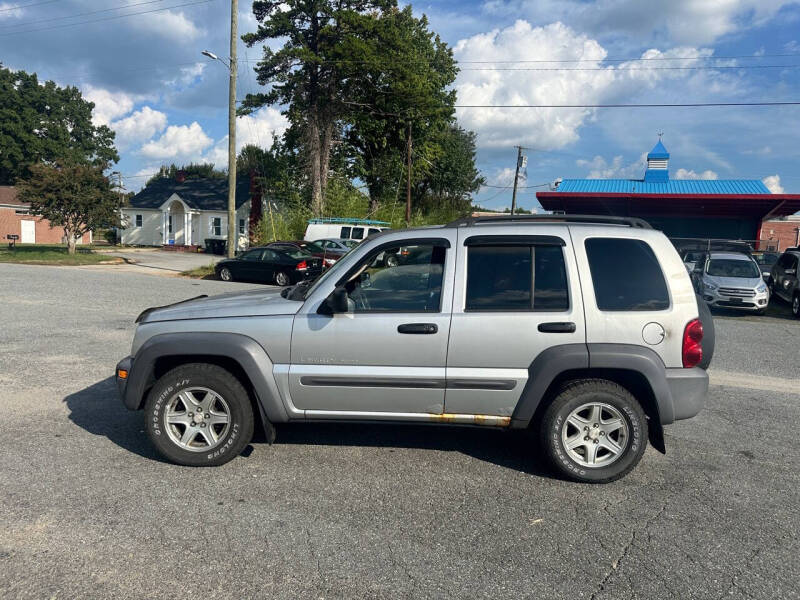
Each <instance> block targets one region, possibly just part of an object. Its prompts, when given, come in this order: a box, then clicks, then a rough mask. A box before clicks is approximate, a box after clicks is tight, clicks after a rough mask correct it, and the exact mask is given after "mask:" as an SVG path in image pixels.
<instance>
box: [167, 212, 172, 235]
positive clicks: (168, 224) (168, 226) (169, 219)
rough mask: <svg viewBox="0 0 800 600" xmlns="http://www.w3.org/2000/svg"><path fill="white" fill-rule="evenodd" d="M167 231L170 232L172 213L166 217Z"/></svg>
mask: <svg viewBox="0 0 800 600" xmlns="http://www.w3.org/2000/svg"><path fill="white" fill-rule="evenodd" d="M167 231H168V232H169V233H172V215H170V216H169V217H167Z"/></svg>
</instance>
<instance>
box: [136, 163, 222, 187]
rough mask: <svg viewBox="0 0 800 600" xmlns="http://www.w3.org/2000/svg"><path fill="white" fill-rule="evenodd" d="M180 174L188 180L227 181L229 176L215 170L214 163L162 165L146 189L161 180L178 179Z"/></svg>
mask: <svg viewBox="0 0 800 600" xmlns="http://www.w3.org/2000/svg"><path fill="white" fill-rule="evenodd" d="M178 172H183V175H184V177H186V179H225V178H226V177H227V176H228V173H227V172H226V171H220V170H218V169H215V168H214V163H189V164H188V165H183V166H180V167H179V166H178V165H176V164H175V163H173V164H171V165H170V166H166V165H161V167H160V168H159V169H158V173H156V174H155V175H153V176H152V177H151V178H150V179H148V180H147V181H146V182H145V184H144V185H145V187H147V186H148V185H150V184H151V183H153V182H154V181H158V180H159V179H173V180H174V179H176V178H177V177H178Z"/></svg>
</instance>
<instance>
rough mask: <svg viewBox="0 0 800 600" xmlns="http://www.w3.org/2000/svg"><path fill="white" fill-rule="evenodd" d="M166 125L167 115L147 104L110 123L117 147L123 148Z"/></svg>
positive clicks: (152, 134) (157, 131) (148, 136)
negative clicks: (114, 133)
mask: <svg viewBox="0 0 800 600" xmlns="http://www.w3.org/2000/svg"><path fill="white" fill-rule="evenodd" d="M166 126H167V115H165V114H164V113H163V112H160V111H158V110H153V109H152V108H150V107H149V106H143V107H142V108H141V109H140V110H137V111H136V112H134V113H132V114H131V115H129V116H127V117H125V118H124V119H120V120H119V121H114V122H112V123H111V129H113V130H114V131H115V132H116V134H117V136H116V139H115V141H116V144H117V147H118V148H120V149H121V150H124V149H125V148H126V147H128V146H130V145H132V144H135V143H137V142H143V141H145V140H149V139H150V138H152V137H153V136H154V135H155V134H157V133H159V132H161V131H164V128H165V127H166Z"/></svg>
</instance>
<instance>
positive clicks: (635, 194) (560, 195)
mask: <svg viewBox="0 0 800 600" xmlns="http://www.w3.org/2000/svg"><path fill="white" fill-rule="evenodd" d="M669 158H670V155H669V152H668V151H667V149H666V148H665V147H664V144H663V143H662V142H661V140H660V139H659V140H658V143H657V144H656V145H655V146H654V147H653V149H652V150H651V151H650V152H649V153H648V154H647V166H646V168H645V171H644V176H643V177H642V179H563V180H561V181H559V182H558V183H557V184H556V185H555V186H554V189H553V190H551V191H548V192H538V193H537V194H536V198H537V199H538V200H539V203H540V204H541V205H542V207H543V208H544V209H545V210H549V211H553V212H560V213H565V214H590V215H591V214H595V215H613V216H626V217H640V218H643V219H646V220H648V221H649V222H650V223H651V224H652V225H653V226H654V227H657V228H658V229H661V230H662V231H664V232H665V233H666V234H667V235H669V236H670V237H678V238H680V237H684V238H713V239H744V240H758V239H760V237H761V235H760V230H761V222H762V221H763V220H765V219H771V218H776V217H783V216H786V215H790V214H793V213H795V212H797V211H798V210H800V195H795V194H772V193H770V191H769V189H767V187H766V186H765V185H764V183H763V182H762V181H760V180H758V179H670V178H669Z"/></svg>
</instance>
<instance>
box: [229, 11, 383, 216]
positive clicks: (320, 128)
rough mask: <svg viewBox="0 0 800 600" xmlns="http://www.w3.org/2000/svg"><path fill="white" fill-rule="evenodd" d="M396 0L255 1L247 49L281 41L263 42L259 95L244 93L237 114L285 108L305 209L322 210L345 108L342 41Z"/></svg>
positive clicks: (346, 58)
mask: <svg viewBox="0 0 800 600" xmlns="http://www.w3.org/2000/svg"><path fill="white" fill-rule="evenodd" d="M395 4H396V0H255V1H254V2H253V15H254V16H255V18H256V20H257V21H258V23H259V25H258V30H257V31H256V32H254V33H248V34H246V35H244V36H242V39H243V40H244V42H245V43H246V44H247V45H248V46H250V47H252V46H253V45H255V44H257V43H259V42H266V41H268V40H273V39H281V40H283V46H282V47H281V48H280V49H279V50H277V51H275V50H272V49H271V48H270V47H269V46H267V45H266V44H265V45H264V55H263V58H262V59H261V61H260V62H259V63H258V65H257V66H256V68H255V71H256V74H257V80H258V82H259V83H260V84H261V85H265V86H266V85H269V86H271V88H270V90H269V91H268V92H265V93H260V94H248V95H247V97H246V98H245V100H244V102H243V104H242V108H241V112H242V113H249V112H253V111H255V110H257V109H258V108H260V107H262V106H265V105H272V104H282V105H285V106H287V109H286V112H285V114H286V115H287V116H288V118H289V121H290V123H291V125H292V128H293V129H294V130H295V131H296V132H297V133H299V136H300V141H301V144H302V148H303V157H304V159H305V160H304V165H305V168H306V172H307V174H308V182H309V187H310V191H311V208H312V211H313V213H314V214H315V215H317V216H319V215H321V214H322V211H323V203H324V195H325V189H326V187H327V179H328V170H329V162H330V154H331V147H332V144H333V141H334V136H335V133H336V129H337V123H338V121H339V120H340V119H341V118H342V116H343V115H344V114H345V113H346V111H347V105H346V104H344V100H346V98H345V94H344V92H345V90H346V87H347V85H346V76H347V71H348V69H347V65H349V64H351V63H350V62H348V61H352V57H353V56H357V55H351V54H344V53H343V50H344V48H343V42H345V41H346V40H347V39H348V38H350V37H352V36H353V35H354V31H353V30H354V25H355V24H357V23H358V22H359V21H360V20H362V19H365V18H367V19H369V18H372V16H371V13H372V12H374V11H379V10H382V9H387V8H389V7H391V6H394V5H395Z"/></svg>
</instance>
